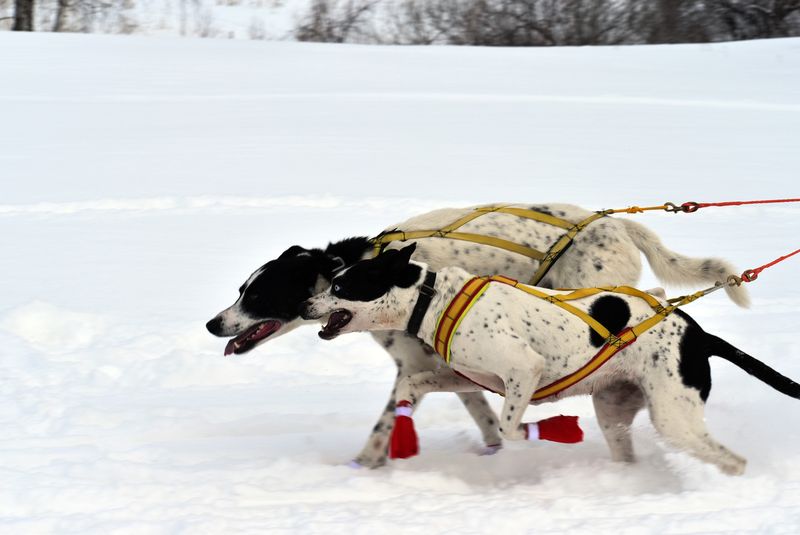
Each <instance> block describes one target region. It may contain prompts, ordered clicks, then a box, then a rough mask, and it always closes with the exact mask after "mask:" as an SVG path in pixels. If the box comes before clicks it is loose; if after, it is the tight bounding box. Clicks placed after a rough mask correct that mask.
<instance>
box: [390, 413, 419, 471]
mask: <svg viewBox="0 0 800 535" xmlns="http://www.w3.org/2000/svg"><path fill="white" fill-rule="evenodd" d="M412 411H413V408H412V406H411V403H410V402H408V401H399V402H398V403H397V407H396V408H395V410H394V414H395V416H394V428H393V429H392V439H391V442H390V443H389V458H390V459H407V458H409V457H413V456H414V455H416V454H418V453H419V442H418V441H417V432H416V430H414V420H412V419H411V413H412Z"/></svg>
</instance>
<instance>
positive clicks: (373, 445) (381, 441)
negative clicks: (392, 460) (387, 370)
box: [353, 331, 439, 468]
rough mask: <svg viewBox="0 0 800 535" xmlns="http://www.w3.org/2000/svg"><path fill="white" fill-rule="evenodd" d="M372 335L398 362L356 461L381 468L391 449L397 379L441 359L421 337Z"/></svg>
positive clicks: (389, 332) (369, 466) (379, 333)
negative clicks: (393, 376) (384, 400)
mask: <svg viewBox="0 0 800 535" xmlns="http://www.w3.org/2000/svg"><path fill="white" fill-rule="evenodd" d="M371 334H372V336H373V337H374V338H375V339H376V340H377V341H378V342H379V343H380V344H381V345H382V346H383V347H384V348H385V349H386V351H388V352H389V354H390V355H391V356H392V358H393V359H394V362H395V364H396V365H397V377H396V378H395V382H394V385H393V386H392V392H391V394H390V395H389V401H388V402H387V403H386V406H385V407H384V409H383V412H382V413H381V415H380V417H379V418H378V422H377V423H376V424H375V425H374V426H373V428H372V433H370V435H369V438H367V443H366V444H364V447H363V449H362V450H361V453H359V454H358V456H356V458H355V459H354V461H353V462H354V463H355V464H356V465H358V466H364V467H367V468H378V467H380V466H383V465H384V464H386V457H387V455H388V451H389V437H390V436H391V434H392V428H393V427H394V408H395V393H396V392H397V385H398V383H399V382H400V381H401V380H402V379H403V378H405V377H407V376H409V375H414V374H416V373H419V372H423V371H428V370H433V369H435V368H436V367H437V366H438V365H439V362H438V361H437V359H438V358H439V357H438V356H437V355H436V354H431V353H430V351H429V350H428V349H427V346H425V344H423V343H422V342H421V341H420V340H419V339H418V338H416V337H413V336H410V335H407V334H405V333H402V332H396V331H380V332H373V333H371Z"/></svg>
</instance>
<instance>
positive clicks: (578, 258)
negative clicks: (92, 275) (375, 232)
mask: <svg viewBox="0 0 800 535" xmlns="http://www.w3.org/2000/svg"><path fill="white" fill-rule="evenodd" d="M509 208H517V209H531V210H535V211H537V212H540V213H543V214H549V215H552V216H555V217H558V218H562V219H564V220H566V221H568V222H571V223H573V224H577V223H579V222H581V221H584V220H585V219H586V218H588V217H589V216H591V215H592V214H593V212H591V211H589V210H586V209H583V208H580V207H578V206H573V205H569V204H556V203H553V204H533V205H532V204H514V205H509ZM474 210H475V207H466V208H443V209H439V210H434V211H431V212H428V213H425V214H421V215H419V216H416V217H413V218H411V219H409V220H407V221H403V222H401V223H397V224H394V225H391V226H389V227H388V228H387V230H395V229H400V230H403V231H411V232H413V231H416V230H423V229H440V228H443V227H445V226H446V225H449V224H451V223H453V221H457V220H459V219H461V218H462V217H464V216H466V215H468V214H470V213H471V212H473V211H474ZM459 231H463V232H466V233H472V234H479V235H483V236H492V237H495V238H500V239H502V240H506V241H510V242H514V243H517V244H520V245H523V246H525V247H532V248H535V249H538V250H539V251H547V250H549V249H550V247H552V246H553V244H554V243H556V242H557V240H558V239H559V238H560V237H561V236H562V235H563V234H564V233H565V232H566V231H565V230H564V229H563V228H558V227H554V226H553V225H550V224H547V223H543V222H540V221H535V220H532V219H525V218H520V217H516V216H514V215H512V214H508V213H499V212H492V213H487V214H485V215H482V216H481V217H478V218H476V219H474V220H472V221H470V222H469V223H467V224H465V225H463V226H462V227H460V228H459ZM409 241H411V242H413V243H416V244H417V249H416V251H415V252H414V260H418V261H420V262H425V263H427V264H428V265H429V266H430V267H431V269H441V268H444V267H447V266H459V267H462V268H464V269H465V270H467V271H469V272H471V273H481V274H486V275H490V274H500V273H502V274H504V275H508V276H509V277H514V278H516V279H519V280H523V281H525V280H529V279H530V278H531V276H532V275H533V274H534V273H535V272H536V270H537V268H538V267H539V261H538V260H535V259H532V258H529V257H527V256H524V255H520V254H518V253H515V252H512V251H507V250H503V249H498V248H497V247H493V246H491V245H486V244H481V243H471V242H466V241H458V240H453V239H446V238H438V237H434V238H424V239H420V240H409ZM403 245H407V244H401V243H392V244H390V245H389V246H388V248H389V249H396V248H399V247H402V246H403ZM373 251H374V245H373V243H372V242H371V241H370V240H369V239H368V238H366V237H355V238H348V239H344V240H341V241H338V242H334V243H330V244H328V246H327V247H325V248H324V249H321V248H320V249H317V248H304V247H301V246H298V245H295V246H292V247H290V248H288V249H287V250H286V251H285V252H284V253H283V254H281V255H280V256H279V257H278V258H275V259H273V260H270V261H269V262H267V263H266V264H264V265H263V266H261V267H260V268H258V269H257V270H256V271H255V272H254V273H253V274H252V275H251V276H250V277H249V278H248V279H247V280H246V282H245V283H244V284H243V285H242V286H241V287H240V288H239V297H238V298H237V299H236V302H235V303H233V304H232V305H231V306H229V307H228V308H226V309H225V310H223V311H222V312H220V313H219V314H217V315H216V316H215V317H214V318H212V319H211V321H209V322H208V323H207V328H208V330H209V331H210V332H211V333H212V334H214V335H215V336H220V337H231V338H230V340H229V342H228V344H227V346H226V348H225V353H226V354H237V355H238V354H244V353H247V352H248V351H251V350H253V349H254V348H256V347H258V346H260V345H262V344H264V343H267V342H269V341H270V340H274V339H276V338H277V337H279V336H282V335H284V334H286V333H288V332H291V331H292V330H293V329H295V328H296V327H298V326H300V325H302V324H303V323H308V322H307V321H304V320H302V319H301V318H300V316H299V313H298V307H299V305H300V304H301V303H302V302H303V301H305V300H306V299H308V298H309V297H311V296H312V295H314V294H316V293H318V292H322V291H323V290H326V289H327V288H328V286H330V281H331V279H332V277H333V276H334V274H335V273H337V272H338V270H340V269H341V268H342V267H348V266H352V265H353V264H355V263H356V262H358V261H359V260H362V259H365V258H370V257H371V256H372V255H373ZM641 253H644V256H645V257H646V258H647V261H648V263H649V264H650V267H651V268H652V270H653V272H654V273H655V275H656V276H657V277H658V278H659V280H660V281H662V282H663V283H665V284H678V285H698V284H702V283H705V282H713V281H715V280H718V279H719V278H720V277H721V276H724V275H727V274H729V273H733V272H735V270H734V269H733V267H732V266H731V265H730V264H729V263H728V262H726V261H725V260H722V259H718V258H710V257H707V258H690V257H687V256H684V255H682V254H679V253H677V252H675V251H673V250H670V249H669V248H667V247H665V246H664V244H663V243H662V242H661V240H660V239H659V238H658V236H657V235H655V234H654V233H653V232H652V231H650V230H648V229H647V228H646V227H644V226H643V225H641V224H639V223H637V222H635V221H631V220H629V219H625V218H616V217H604V218H602V219H599V220H597V221H595V222H593V223H592V224H591V225H589V226H588V227H586V229H585V230H583V231H582V232H580V233H579V234H578V235H577V236H576V237H575V240H574V242H573V243H572V245H571V247H569V249H567V250H566V251H565V252H564V253H563V254H562V255H561V256H560V258H559V259H558V261H557V262H556V263H555V264H553V266H552V268H551V269H550V271H549V272H548V273H547V275H546V276H545V277H544V278H543V279H542V281H541V282H540V283H539V285H540V286H544V287H548V288H575V287H583V286H604V285H614V284H631V285H635V284H636V283H637V281H638V279H639V277H640V275H641V271H642V263H641V259H640V256H641ZM728 290H729V296H730V298H731V299H732V300H733V301H734V302H735V303H737V304H739V305H741V306H747V303H748V301H749V299H748V296H747V293H746V291H745V289H744V288H743V287H742V288H730V289H728ZM372 334H373V336H374V337H375V339H376V340H377V341H378V342H379V343H380V344H381V345H382V346H383V347H384V348H385V349H386V351H387V352H388V353H389V354H390V355H391V357H392V358H393V360H394V362H395V364H396V365H397V380H396V382H395V384H394V385H393V387H392V391H391V393H390V394H389V396H388V397H389V400H388V402H387V403H386V404H385V405H384V406H383V407H382V408H381V411H380V416H379V418H378V421H377V423H376V424H375V426H374V427H373V428H372V432H371V434H370V436H369V438H368V439H367V441H366V443H365V444H364V447H363V449H362V450H361V452H360V453H359V454H358V455H357V456H356V458H355V461H356V462H357V463H358V464H360V465H362V466H368V467H377V466H381V465H382V464H383V463H384V462H385V460H386V451H387V443H388V440H389V434H390V433H391V430H392V423H393V421H394V409H395V398H396V395H395V391H396V388H397V381H399V380H400V379H402V378H403V377H405V376H407V375H410V374H414V373H417V372H423V371H427V370H432V369H434V368H435V367H436V365H437V363H436V358H435V356H434V355H432V353H431V350H430V347H429V346H428V345H427V344H424V343H422V342H420V340H419V339H418V338H416V337H413V336H409V335H408V334H404V333H403V332H402V331H380V332H378V331H376V332H373V333H372ZM457 395H458V397H459V398H460V399H461V401H462V402H463V403H464V405H465V407H466V408H467V410H468V411H469V413H470V415H471V416H472V417H473V419H474V420H475V421H476V422H477V423H478V426H479V427H480V429H481V432H482V435H483V439H484V442H485V444H486V445H487V446H489V451H492V450H493V449H494V447H496V446H497V445H498V444H499V443H500V442H501V439H500V437H499V435H498V433H497V416H496V415H495V414H494V413H493V412H492V410H491V409H490V408H489V406H488V404H487V402H486V400H485V397H484V396H483V394H481V393H473V392H460V393H458V394H457ZM594 398H595V404H596V405H597V407H598V409H597V412H598V418H603V415H604V414H605V413H606V412H610V411H612V410H613V409H611V408H606V406H610V405H616V404H617V403H623V404H624V403H626V402H625V401H624V396H623V395H622V394H621V393H620V389H618V388H610V392H609V393H606V392H595V395H594ZM603 425H604V426H606V425H609V426H613V425H614V422H613V421H611V422H605V420H604V421H603ZM612 447H614V446H612ZM619 449H623V450H624V446H621V447H620V448H619ZM619 455H623V453H620V454H619Z"/></svg>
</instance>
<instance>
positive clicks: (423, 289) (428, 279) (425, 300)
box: [406, 271, 436, 336]
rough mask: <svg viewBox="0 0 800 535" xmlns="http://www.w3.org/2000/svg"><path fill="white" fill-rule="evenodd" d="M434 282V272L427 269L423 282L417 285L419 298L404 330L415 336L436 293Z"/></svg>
mask: <svg viewBox="0 0 800 535" xmlns="http://www.w3.org/2000/svg"><path fill="white" fill-rule="evenodd" d="M435 283H436V272H435V271H428V272H426V273H425V282H423V283H422V286H420V287H419V298H418V299H417V304H416V305H414V310H413V311H412V312H411V319H409V320H408V327H406V332H407V333H408V334H410V335H412V336H416V335H417V333H418V332H419V328H420V326H421V325H422V318H424V317H425V313H426V312H427V311H428V307H429V306H430V304H431V299H433V296H434V295H436V289H435V288H434V287H433V285H434V284H435Z"/></svg>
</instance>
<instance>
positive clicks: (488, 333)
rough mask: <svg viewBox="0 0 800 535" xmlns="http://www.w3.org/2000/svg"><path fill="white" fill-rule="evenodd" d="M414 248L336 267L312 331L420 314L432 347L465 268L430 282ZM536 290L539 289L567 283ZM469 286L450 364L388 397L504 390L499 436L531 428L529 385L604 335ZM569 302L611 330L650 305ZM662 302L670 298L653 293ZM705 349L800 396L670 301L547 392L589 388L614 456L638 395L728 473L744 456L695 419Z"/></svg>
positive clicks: (568, 364) (407, 380)
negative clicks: (576, 376) (615, 348)
mask: <svg viewBox="0 0 800 535" xmlns="http://www.w3.org/2000/svg"><path fill="white" fill-rule="evenodd" d="M414 247H415V246H414V245H411V246H408V247H405V248H404V249H402V250H399V251H398V250H392V251H388V252H386V253H384V254H382V255H379V256H377V257H376V258H374V259H369V260H364V261H362V262H359V263H357V264H355V265H354V266H352V267H351V268H349V269H347V270H346V271H344V272H343V273H342V274H340V275H337V276H336V277H334V278H333V280H332V281H331V287H330V290H328V291H326V292H323V293H320V294H318V295H316V296H314V297H311V298H310V299H309V300H308V301H306V303H304V305H303V306H302V307H301V314H302V316H303V318H305V319H309V320H319V319H321V318H328V320H327V323H326V324H325V325H324V327H323V328H322V330H321V331H320V333H319V334H320V336H321V337H322V338H324V339H326V340H330V339H333V338H335V337H337V336H339V335H340V334H343V333H347V332H355V331H387V330H392V331H401V330H405V329H407V328H408V326H409V325H410V324H411V323H413V322H414V316H415V315H417V314H418V318H419V319H418V320H417V323H418V325H419V327H418V336H419V338H420V339H421V340H422V341H423V342H425V343H426V344H428V345H431V346H434V347H437V348H438V346H436V344H441V341H440V340H441V339H438V340H439V341H437V337H438V333H437V319H438V318H440V317H441V318H442V319H440V320H439V321H440V322H441V321H445V320H444V316H443V315H442V314H443V311H444V310H445V309H447V311H448V314H449V313H452V310H453V308H452V306H450V307H449V305H450V303H451V302H452V301H453V299H454V298H455V297H456V296H457V295H461V294H459V291H460V290H461V289H462V287H464V286H465V284H466V283H467V282H468V281H470V279H472V278H473V276H472V275H471V274H469V273H468V272H467V271H465V270H464V269H462V268H459V267H448V268H444V269H441V270H439V271H438V272H437V273H436V274H435V282H434V283H433V285H432V288H429V287H427V286H426V284H430V282H429V281H430V280H431V279H430V278H429V277H430V276H429V275H428V265H427V264H425V263H422V262H415V261H412V260H411V255H412V253H413V252H414ZM426 281H428V282H426ZM539 290H540V291H541V292H543V293H544V294H546V295H548V296H550V295H560V294H566V293H568V292H567V291H554V290H548V289H539ZM423 295H427V296H428V297H427V300H429V303H428V304H427V306H425V305H423V306H422V309H421V310H422V312H417V310H420V306H419V305H417V306H415V304H417V303H420V302H423V301H425V299H424V298H423V297H422V296H423ZM476 295H478V297H477V298H476V299H475V300H474V302H473V305H472V306H471V308H470V309H469V313H468V314H466V315H465V316H463V319H462V320H461V323H460V325H459V326H458V328H457V330H456V331H455V333H454V335H453V336H452V343H451V345H450V348H449V366H442V367H439V368H436V369H432V370H425V371H422V372H418V373H415V374H412V375H407V376H405V377H404V378H403V379H402V380H401V381H400V383H399V385H398V388H397V392H396V399H397V400H398V405H403V406H404V407H405V406H413V405H414V404H416V403H418V402H419V400H420V399H421V398H422V396H423V395H425V394H427V393H430V392H441V391H444V392H472V391H480V390H484V389H487V388H488V389H490V390H493V391H495V392H499V393H502V394H503V395H504V396H505V401H504V404H503V409H502V414H501V415H500V421H499V431H500V434H501V435H502V437H503V438H504V439H506V440H523V439H526V438H529V437H530V434H531V430H532V428H531V427H530V426H529V425H527V424H523V423H522V421H521V420H522V416H523V413H524V411H525V407H526V406H527V405H528V404H529V403H538V402H539V401H533V400H534V393H535V392H537V388H539V387H541V386H542V385H549V384H553V383H555V382H556V381H558V380H559V379H560V378H563V377H564V376H569V375H570V374H573V373H575V372H576V371H578V370H580V369H581V367H582V366H583V365H584V364H585V363H586V362H588V361H590V360H591V359H592V357H593V355H595V354H596V353H597V351H598V349H599V348H601V347H603V346H604V345H605V341H604V340H603V339H602V338H600V337H599V336H598V334H597V332H595V330H593V329H591V328H589V327H588V325H587V323H586V322H585V321H584V320H583V319H581V318H580V317H579V316H578V315H576V314H574V313H571V312H569V311H568V310H565V309H564V308H561V307H560V306H558V305H556V304H554V303H553V302H550V301H547V300H545V299H539V298H536V297H532V296H531V295H528V294H527V293H525V292H524V291H521V290H519V289H517V288H515V287H513V286H510V285H507V284H489V285H488V286H487V289H486V290H485V292H484V293H482V294H477V293H476ZM569 303H570V304H571V305H572V306H574V307H576V308H577V309H579V310H581V311H583V312H586V313H588V314H589V315H590V316H591V317H593V318H595V319H596V320H597V321H599V322H600V323H601V324H602V325H603V326H604V327H605V328H606V329H608V331H609V332H611V333H613V334H619V333H621V332H622V331H623V330H624V329H626V328H629V327H633V326H635V325H637V324H639V323H641V322H642V321H644V320H646V319H647V318H649V317H651V316H653V315H654V314H653V308H652V307H651V305H650V304H649V303H648V302H647V301H645V300H644V299H642V298H640V297H637V296H632V295H628V294H623V293H614V292H610V291H602V292H599V293H596V294H594V295H590V296H588V297H583V298H580V299H577V300H572V301H569ZM660 305H661V306H663V307H667V306H668V303H667V302H666V301H663V300H662V301H661V302H660ZM710 356H719V357H722V358H724V359H726V360H728V361H729V362H731V363H733V364H735V365H736V366H739V367H740V368H742V369H743V370H745V371H747V372H748V373H750V374H751V375H753V376H754V377H756V378H757V379H760V380H761V381H763V382H765V383H767V384H768V385H770V386H771V387H773V388H775V389H776V390H779V391H780V392H783V393H784V394H786V395H789V396H791V397H793V398H797V399H800V385H798V384H797V383H795V382H794V381H792V380H791V379H788V378H786V377H784V376H782V375H780V374H779V373H778V372H776V371H775V370H773V369H771V368H769V367H768V366H766V365H765V364H764V363H762V362H760V361H758V360H756V359H755V358H753V357H751V356H749V355H747V354H745V353H744V352H742V351H740V350H739V349H737V348H735V347H733V346H732V345H731V344H729V343H728V342H725V341H724V340H722V339H721V338H719V337H717V336H714V335H712V334H709V333H706V332H705V331H703V330H702V329H701V328H700V326H699V325H698V324H697V323H696V322H695V321H694V320H693V319H692V318H691V317H689V316H688V315H687V314H685V313H684V312H682V311H680V310H675V311H674V312H673V314H671V315H669V316H667V317H666V318H665V319H664V321H662V322H661V323H659V324H657V325H656V326H655V327H653V328H651V329H649V330H646V331H645V332H643V333H640V334H639V337H638V339H636V341H635V343H633V344H632V345H630V346H629V347H627V348H625V349H623V350H622V352H621V353H617V354H615V356H613V357H612V358H611V359H610V360H608V361H607V362H606V363H605V365H603V366H601V367H600V368H598V369H597V370H595V371H594V373H592V374H590V375H588V376H587V377H585V378H584V379H583V380H581V381H579V382H577V383H575V384H573V385H572V386H567V387H566V389H564V390H561V391H560V392H558V393H557V394H555V395H553V396H551V397H549V398H545V399H547V400H556V399H561V398H564V397H568V396H576V395H585V394H593V397H594V402H595V408H596V410H597V413H598V417H600V415H602V418H599V419H600V423H601V426H602V429H603V433H604V434H605V437H606V440H607V441H608V442H609V444H610V445H618V446H621V447H618V448H613V447H612V456H613V457H614V458H615V460H621V461H633V460H634V454H633V448H632V444H631V441H630V436H629V433H628V429H629V426H630V425H631V423H632V421H633V418H634V416H635V415H636V413H637V412H638V411H639V410H640V409H641V408H642V407H643V406H644V405H645V404H647V406H648V407H649V411H650V417H651V420H652V422H653V424H654V426H655V428H656V429H657V431H658V432H659V433H660V435H661V436H662V437H664V438H665V439H666V440H667V441H668V442H671V443H672V444H673V445H675V446H676V447H678V448H680V449H682V450H685V451H686V452H688V453H690V454H692V455H694V456H695V457H697V458H699V459H701V460H703V461H705V462H708V463H711V464H714V465H716V466H717V467H718V468H719V469H720V470H721V471H723V472H724V473H726V474H731V475H738V474H741V473H743V471H744V467H745V464H746V461H745V459H743V458H742V457H740V456H739V455H737V454H735V453H733V452H732V451H730V450H729V449H728V448H726V447H725V446H723V445H721V444H719V443H718V442H716V441H715V440H714V439H713V438H711V436H710V435H709V433H708V430H707V429H706V426H705V423H704V419H703V410H704V406H705V401H706V399H707V398H708V395H709V392H710V389H711V374H710V367H709V363H708V359H709V357H710ZM440 362H443V361H441V360H440ZM401 401H402V402H403V403H401ZM401 409H403V407H401ZM405 410H406V411H407V410H408V409H405ZM398 411H400V409H398ZM400 413H401V414H407V412H402V411H400Z"/></svg>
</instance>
